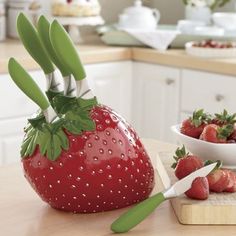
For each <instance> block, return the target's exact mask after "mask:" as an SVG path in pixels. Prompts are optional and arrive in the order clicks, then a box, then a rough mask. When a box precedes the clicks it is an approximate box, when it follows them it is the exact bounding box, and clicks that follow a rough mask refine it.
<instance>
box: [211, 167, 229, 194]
mask: <svg viewBox="0 0 236 236" xmlns="http://www.w3.org/2000/svg"><path fill="white" fill-rule="evenodd" d="M207 179H208V183H209V188H210V191H212V192H216V193H221V192H223V191H224V190H225V189H226V188H227V186H228V184H229V181H230V180H229V176H228V173H227V172H226V171H224V170H222V169H218V170H215V171H214V172H212V173H211V174H209V175H208V176H207Z"/></svg>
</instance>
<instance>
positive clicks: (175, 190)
mask: <svg viewBox="0 0 236 236" xmlns="http://www.w3.org/2000/svg"><path fill="white" fill-rule="evenodd" d="M216 165H217V163H213V164H210V165H207V166H205V167H202V168H201V169H199V170H196V171H194V172H193V173H191V174H189V175H187V176H186V177H184V178H183V179H181V180H179V181H178V182H176V183H175V184H174V185H172V186H171V187H170V188H169V189H168V190H166V191H165V192H164V193H163V194H164V196H165V198H173V197H177V196H180V195H181V194H183V193H185V192H186V191H187V190H189V189H190V188H191V186H192V182H193V181H194V180H195V179H196V178H197V177H205V176H207V175H208V174H209V173H210V172H211V171H212V170H213V169H214V168H215V167H216Z"/></svg>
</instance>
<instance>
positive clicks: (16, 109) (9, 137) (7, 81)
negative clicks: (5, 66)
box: [0, 71, 46, 165]
mask: <svg viewBox="0 0 236 236" xmlns="http://www.w3.org/2000/svg"><path fill="white" fill-rule="evenodd" d="M30 74H31V75H32V77H33V78H34V79H35V81H36V82H37V84H39V86H40V87H41V88H42V90H45V86H46V79H45V76H44V75H43V73H42V72H41V71H33V72H31V73H30ZM0 94H1V98H2V99H3V100H2V101H1V103H0V165H4V164H10V163H14V162H17V161H20V146H21V142H22V139H23V136H24V132H23V128H24V126H25V125H26V123H27V118H29V117H30V116H31V115H32V114H33V113H34V112H35V111H36V110H37V109H38V107H37V105H35V104H34V102H32V101H31V100H30V99H29V98H28V97H26V95H25V94H23V93H22V92H21V91H20V90H19V89H18V88H17V87H16V85H15V84H14V83H13V81H11V78H10V76H9V75H0Z"/></svg>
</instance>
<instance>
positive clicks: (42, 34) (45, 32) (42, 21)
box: [37, 16, 71, 77]
mask: <svg viewBox="0 0 236 236" xmlns="http://www.w3.org/2000/svg"><path fill="white" fill-rule="evenodd" d="M37 29H38V34H39V38H40V39H41V42H42V43H43V45H44V47H45V48H46V50H47V52H48V54H49V57H50V59H51V60H52V62H53V63H54V64H55V65H56V67H57V68H58V69H59V70H60V72H61V74H62V75H63V77H66V76H69V75H70V74H71V73H70V71H69V70H68V69H67V68H66V66H65V64H63V63H62V62H61V60H60V59H59V57H58V56H57V54H56V52H55V51H54V49H53V46H52V44H51V41H50V37H49V29H50V23H49V21H48V20H47V19H46V18H45V17H44V16H40V18H39V20H38V27H37Z"/></svg>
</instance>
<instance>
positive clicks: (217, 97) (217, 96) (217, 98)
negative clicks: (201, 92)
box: [216, 94, 225, 102]
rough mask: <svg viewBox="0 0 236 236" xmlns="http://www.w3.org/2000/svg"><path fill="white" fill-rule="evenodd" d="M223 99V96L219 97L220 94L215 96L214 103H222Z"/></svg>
mask: <svg viewBox="0 0 236 236" xmlns="http://www.w3.org/2000/svg"><path fill="white" fill-rule="evenodd" d="M224 99H225V97H224V96H223V95H221V94H217V95H216V101H217V102H221V101H223V100H224Z"/></svg>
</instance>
